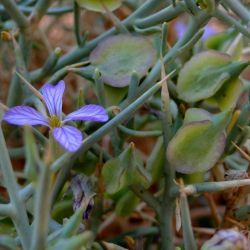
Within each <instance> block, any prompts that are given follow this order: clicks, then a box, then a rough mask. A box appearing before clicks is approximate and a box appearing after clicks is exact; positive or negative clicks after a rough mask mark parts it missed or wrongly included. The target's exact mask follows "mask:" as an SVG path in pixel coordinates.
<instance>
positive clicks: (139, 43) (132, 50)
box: [90, 35, 156, 88]
mask: <svg viewBox="0 0 250 250" xmlns="http://www.w3.org/2000/svg"><path fill="white" fill-rule="evenodd" d="M155 60H156V51H155V49H154V48H153V45H152V44H151V42H150V41H149V40H147V39H146V38H145V37H141V36H130V35H117V36H111V37H109V38H107V39H105V40H104V41H103V42H101V43H100V44H99V45H98V46H97V47H96V48H95V49H94V50H93V51H92V53H91V54H90V62H91V64H92V65H93V66H94V67H96V68H98V69H99V70H100V72H101V75H102V79H103V81H104V83H106V84H108V85H110V86H113V87H117V88H122V87H125V86H128V85H129V83H130V79H131V75H132V73H133V72H134V71H135V72H136V73H137V75H138V76H139V77H140V78H141V77H143V76H144V75H145V74H146V73H147V72H148V70H149V68H150V67H151V66H152V65H153V64H154V62H155Z"/></svg>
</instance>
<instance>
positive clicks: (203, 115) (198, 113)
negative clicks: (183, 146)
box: [183, 108, 212, 124]
mask: <svg viewBox="0 0 250 250" xmlns="http://www.w3.org/2000/svg"><path fill="white" fill-rule="evenodd" d="M211 118H212V115H211V114H210V113H209V112H208V111H206V110H205V109H200V108H190V109H188V110H187V111H186V113H185V118H184V120H183V124H188V123H190V122H200V121H205V120H209V121H210V120H211Z"/></svg>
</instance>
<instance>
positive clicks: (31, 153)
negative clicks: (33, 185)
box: [24, 126, 41, 182]
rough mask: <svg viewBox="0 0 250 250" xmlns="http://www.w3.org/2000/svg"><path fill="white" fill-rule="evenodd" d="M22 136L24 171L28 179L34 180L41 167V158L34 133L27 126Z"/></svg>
mask: <svg viewBox="0 0 250 250" xmlns="http://www.w3.org/2000/svg"><path fill="white" fill-rule="evenodd" d="M24 138H25V156H26V162H25V169H24V173H25V176H26V177H27V179H28V180H30V181H34V182H35V181H36V180H37V177H38V174H39V169H40V168H41V159H40V157H39V153H38V148H37V145H36V142H35V138H34V135H33V133H32V130H31V128H30V127H28V126H25V127H24Z"/></svg>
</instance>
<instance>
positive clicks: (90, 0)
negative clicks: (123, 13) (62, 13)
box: [76, 0, 121, 12]
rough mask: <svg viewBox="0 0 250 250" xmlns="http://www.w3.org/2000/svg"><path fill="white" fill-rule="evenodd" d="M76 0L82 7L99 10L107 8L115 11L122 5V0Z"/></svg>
mask: <svg viewBox="0 0 250 250" xmlns="http://www.w3.org/2000/svg"><path fill="white" fill-rule="evenodd" d="M76 2H77V3H78V4H79V5H80V6H81V7H84V8H86V9H88V10H92V11H98V12H105V8H107V9H108V10H110V11H113V10H115V9H117V8H118V7H120V6H121V0H76ZM104 6H105V7H104Z"/></svg>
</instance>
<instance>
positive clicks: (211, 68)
mask: <svg viewBox="0 0 250 250" xmlns="http://www.w3.org/2000/svg"><path fill="white" fill-rule="evenodd" d="M248 65H249V62H230V57H229V56H228V55H227V54H224V53H221V52H217V51H205V52H201V53H199V54H197V55H195V56H194V57H193V58H191V60H190V61H188V62H187V63H186V64H185V65H184V67H183V68H182V70H181V71H180V75H179V78H178V82H177V93H178V96H179V98H180V99H182V100H184V101H186V102H196V101H200V100H203V99H206V98H209V97H211V96H213V95H214V94H215V93H216V92H217V91H218V90H219V89H220V88H221V87H222V86H223V84H225V83H226V82H227V81H228V80H229V79H232V78H233V77H236V76H239V74H240V73H241V72H242V71H243V70H244V69H245V68H246V67H247V66H248Z"/></svg>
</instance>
